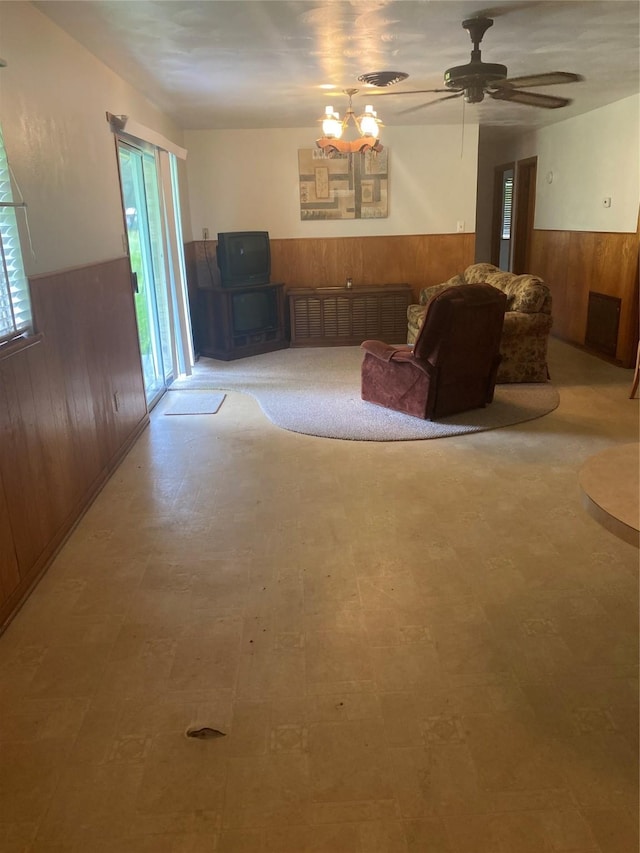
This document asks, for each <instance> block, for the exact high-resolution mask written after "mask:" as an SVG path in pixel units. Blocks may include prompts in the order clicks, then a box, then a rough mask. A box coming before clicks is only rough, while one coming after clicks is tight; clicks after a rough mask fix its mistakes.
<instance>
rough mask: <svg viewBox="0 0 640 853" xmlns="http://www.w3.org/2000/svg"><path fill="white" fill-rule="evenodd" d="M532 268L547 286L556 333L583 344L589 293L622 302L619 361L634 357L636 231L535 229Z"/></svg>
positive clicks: (628, 362) (627, 361) (631, 361)
mask: <svg viewBox="0 0 640 853" xmlns="http://www.w3.org/2000/svg"><path fill="white" fill-rule="evenodd" d="M531 272H533V273H535V274H537V275H540V276H541V277H542V278H544V280H545V281H546V282H547V283H548V284H549V286H550V288H551V293H552V296H553V328H552V330H551V332H552V334H553V335H555V336H556V337H559V338H562V339H563V340H566V341H569V342H571V343H575V344H578V345H581V346H582V345H584V342H585V333H586V328H587V309H588V302H589V291H595V292H596V293H604V294H605V295H607V296H616V297H618V298H620V299H621V300H622V309H621V317H620V332H619V336H618V345H617V349H616V360H617V361H619V362H620V363H621V364H622V365H623V366H625V367H631V366H633V364H634V361H635V355H636V346H637V324H638V318H637V312H638V235H637V234H632V233H601V232H590V231H572V232H570V231H534V234H533V241H532V262H531Z"/></svg>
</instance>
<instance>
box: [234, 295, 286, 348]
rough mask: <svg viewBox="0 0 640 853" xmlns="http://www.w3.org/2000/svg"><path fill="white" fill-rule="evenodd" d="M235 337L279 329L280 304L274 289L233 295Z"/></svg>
mask: <svg viewBox="0 0 640 853" xmlns="http://www.w3.org/2000/svg"><path fill="white" fill-rule="evenodd" d="M231 313H232V317H233V320H232V324H233V335H234V337H237V336H238V335H251V334H256V333H259V332H260V333H262V332H268V331H270V330H275V329H277V328H278V302H277V296H276V291H275V289H274V288H272V287H265V288H264V289H263V290H260V289H257V290H244V291H238V292H237V293H233V294H231Z"/></svg>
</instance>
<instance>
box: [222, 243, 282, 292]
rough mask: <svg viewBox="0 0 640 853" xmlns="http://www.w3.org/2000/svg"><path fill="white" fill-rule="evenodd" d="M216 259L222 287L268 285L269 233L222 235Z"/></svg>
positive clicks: (269, 268) (269, 271)
mask: <svg viewBox="0 0 640 853" xmlns="http://www.w3.org/2000/svg"><path fill="white" fill-rule="evenodd" d="M217 258H218V267H219V268H220V280H221V282H222V286H223V287H234V286H237V285H243V284H268V283H269V279H270V276H271V246H270V244H269V234H268V232H267V231H227V232H223V233H219V234H218V247H217Z"/></svg>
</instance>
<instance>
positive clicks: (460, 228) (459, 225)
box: [456, 219, 464, 234]
mask: <svg viewBox="0 0 640 853" xmlns="http://www.w3.org/2000/svg"><path fill="white" fill-rule="evenodd" d="M456 231H457V232H458V234H463V233H464V219H458V222H457V224H456Z"/></svg>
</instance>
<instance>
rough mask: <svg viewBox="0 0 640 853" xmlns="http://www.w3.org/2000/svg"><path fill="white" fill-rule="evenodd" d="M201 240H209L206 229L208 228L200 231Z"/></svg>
mask: <svg viewBox="0 0 640 853" xmlns="http://www.w3.org/2000/svg"><path fill="white" fill-rule="evenodd" d="M202 239H203V240H208V239H209V229H208V228H203V229H202Z"/></svg>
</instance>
